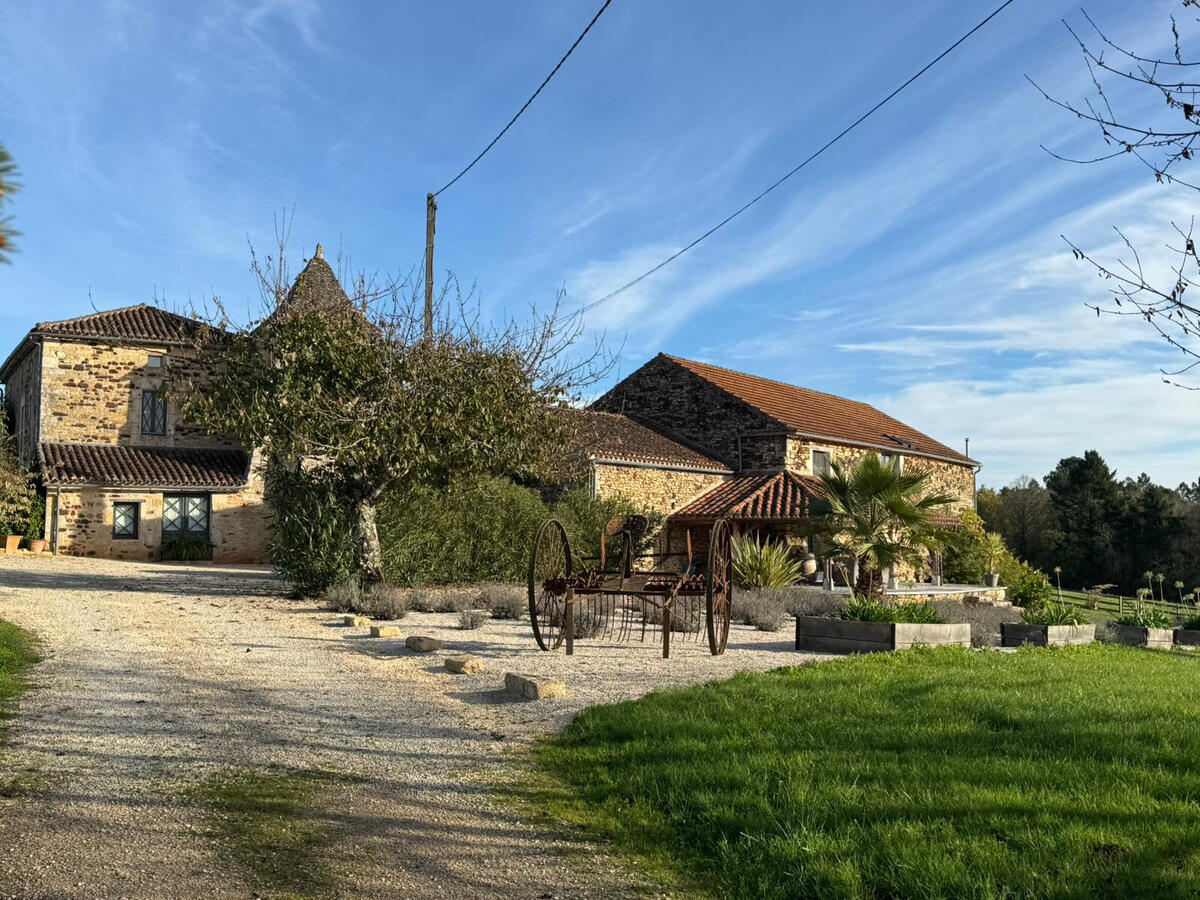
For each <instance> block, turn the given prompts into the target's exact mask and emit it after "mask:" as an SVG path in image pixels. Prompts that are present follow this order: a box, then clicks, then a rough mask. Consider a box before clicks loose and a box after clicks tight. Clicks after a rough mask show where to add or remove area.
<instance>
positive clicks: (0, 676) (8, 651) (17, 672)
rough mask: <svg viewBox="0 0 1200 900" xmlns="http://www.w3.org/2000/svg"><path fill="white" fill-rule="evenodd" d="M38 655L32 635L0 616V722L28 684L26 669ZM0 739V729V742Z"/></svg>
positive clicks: (0, 733)
mask: <svg viewBox="0 0 1200 900" xmlns="http://www.w3.org/2000/svg"><path fill="white" fill-rule="evenodd" d="M38 658H39V657H38V653H37V645H36V643H35V641H34V638H33V635H31V634H30V633H29V632H28V631H24V630H23V629H20V628H18V627H17V626H16V625H13V624H12V623H11V622H5V621H3V620H2V619H0V723H2V721H3V720H4V719H5V718H8V717H9V716H11V715H12V708H11V704H12V701H14V700H16V699H17V698H18V697H20V696H21V694H22V693H23V692H24V691H25V689H26V688H28V687H29V679H28V677H27V676H28V671H27V670H28V669H29V667H30V666H32V665H33V664H34V663H35V662H37V661H38ZM3 739H4V733H3V730H2V729H0V743H2V742H3Z"/></svg>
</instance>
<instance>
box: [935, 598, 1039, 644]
mask: <svg viewBox="0 0 1200 900" xmlns="http://www.w3.org/2000/svg"><path fill="white" fill-rule="evenodd" d="M933 608H934V609H935V610H937V613H938V615H939V616H941V617H942V618H943V619H944V620H945V621H947V622H951V623H966V624H968V625H970V626H971V646H972V647H995V646H997V645H998V644H999V643H1000V626H1001V624H1003V623H1005V622H1009V623H1013V622H1020V621H1021V613H1020V610H1016V609H1013V608H1012V607H1011V606H992V605H991V604H990V603H963V602H962V601H960V600H935V601H934V602H933Z"/></svg>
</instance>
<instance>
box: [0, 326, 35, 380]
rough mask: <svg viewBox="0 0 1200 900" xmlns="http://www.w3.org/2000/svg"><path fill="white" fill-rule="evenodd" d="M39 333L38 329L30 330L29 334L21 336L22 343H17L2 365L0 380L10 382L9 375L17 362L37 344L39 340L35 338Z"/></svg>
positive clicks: (0, 366)
mask: <svg viewBox="0 0 1200 900" xmlns="http://www.w3.org/2000/svg"><path fill="white" fill-rule="evenodd" d="M37 335H38V333H37V331H36V329H35V330H34V331H31V332H29V334H27V335H25V337H23V338H21V343H19V344H17V346H16V347H15V348H14V349H13V352H12V353H10V354H8V358H7V359H6V360H4V364H3V365H0V382H4V383H5V384H7V383H8V376H9V375H10V374H11V373H12V370H13V369H15V368H16V367H17V363H18V362H19V361H20V360H21V358H22V357H23V356H24V355H25V353H26V352H27V351H28V350H29V349H30V348H32V347H34V346H36V345H37V341H35V340H34V338H35V337H37Z"/></svg>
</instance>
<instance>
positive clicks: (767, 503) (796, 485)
mask: <svg viewBox="0 0 1200 900" xmlns="http://www.w3.org/2000/svg"><path fill="white" fill-rule="evenodd" d="M824 491H825V489H824V486H823V485H822V484H821V481H820V479H817V478H813V477H811V476H809V475H797V474H795V473H794V472H775V473H768V474H763V475H740V476H738V477H737V478H732V479H730V480H729V481H727V482H725V483H724V484H722V485H720V486H718V487H715V488H713V489H712V490H711V491H709V492H708V493H707V494H704V495H702V496H700V497H698V498H697V499H695V500H693V501H692V502H691V503H689V504H687V505H686V506H684V507H682V508H681V509H678V510H676V511H675V512H674V513H672V514H671V518H672V519H689V520H699V521H706V520H711V519H734V520H737V519H743V520H749V519H753V520H755V521H780V522H782V521H792V522H794V521H797V520H801V519H807V518H808V517H809V516H810V515H814V514H815V512H814V510H812V509H811V505H812V500H813V498H816V497H821V496H823V494H824Z"/></svg>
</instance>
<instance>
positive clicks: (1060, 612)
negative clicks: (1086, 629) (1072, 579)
mask: <svg viewBox="0 0 1200 900" xmlns="http://www.w3.org/2000/svg"><path fill="white" fill-rule="evenodd" d="M1021 621H1022V622H1024V623H1025V624H1026V625H1082V624H1083V613H1081V612H1080V611H1079V609H1078V607H1075V606H1073V605H1071V604H1070V603H1066V602H1060V601H1058V600H1047V601H1045V602H1044V603H1040V604H1038V605H1037V606H1027V607H1025V611H1024V612H1022V613H1021Z"/></svg>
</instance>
